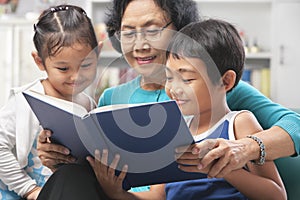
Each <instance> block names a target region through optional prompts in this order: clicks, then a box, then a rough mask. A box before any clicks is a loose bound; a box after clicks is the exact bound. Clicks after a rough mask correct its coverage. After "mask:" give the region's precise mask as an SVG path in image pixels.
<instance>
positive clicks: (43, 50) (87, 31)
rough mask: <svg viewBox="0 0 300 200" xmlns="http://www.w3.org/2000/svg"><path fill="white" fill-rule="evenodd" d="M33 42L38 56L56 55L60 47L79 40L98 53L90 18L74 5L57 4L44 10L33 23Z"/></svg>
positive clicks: (43, 57)
mask: <svg viewBox="0 0 300 200" xmlns="http://www.w3.org/2000/svg"><path fill="white" fill-rule="evenodd" d="M34 31H35V34H34V36H33V42H34V45H35V48H36V50H37V52H38V55H39V57H40V58H41V59H42V60H43V62H44V61H45V59H46V58H47V57H50V56H54V55H56V54H57V53H58V52H59V51H60V50H61V48H62V47H70V46H72V45H73V44H75V43H77V42H79V43H81V44H87V45H90V47H91V48H92V49H94V50H96V53H97V55H98V48H97V46H98V42H97V39H96V35H95V31H94V28H93V25H92V23H91V20H90V18H88V17H87V15H86V12H85V11H84V10H83V9H82V8H80V7H77V6H74V5H59V6H55V7H50V8H49V9H47V10H44V11H43V12H42V14H41V15H40V16H39V19H38V22H37V24H35V25H34Z"/></svg>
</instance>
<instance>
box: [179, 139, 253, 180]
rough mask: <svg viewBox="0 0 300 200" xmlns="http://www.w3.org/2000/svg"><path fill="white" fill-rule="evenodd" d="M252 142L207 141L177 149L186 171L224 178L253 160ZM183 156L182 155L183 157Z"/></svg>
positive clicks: (243, 140) (240, 140)
mask: <svg viewBox="0 0 300 200" xmlns="http://www.w3.org/2000/svg"><path fill="white" fill-rule="evenodd" d="M250 142H251V140H249V139H247V138H245V139H239V140H226V139H222V138H218V139H206V140H204V141H202V142H199V143H197V144H194V145H191V146H190V147H189V148H186V147H179V148H177V149H176V153H177V157H178V160H177V161H178V163H179V164H191V165H193V166H191V167H185V166H181V165H180V169H182V170H184V171H193V172H202V173H207V174H208V177H217V178H222V177H224V176H226V175H227V174H229V173H230V172H231V171H233V170H236V169H241V168H243V167H244V166H245V165H246V163H247V162H248V161H249V160H251V158H250V157H249V155H250V154H251V152H250V149H249V144H250ZM181 154H182V155H181Z"/></svg>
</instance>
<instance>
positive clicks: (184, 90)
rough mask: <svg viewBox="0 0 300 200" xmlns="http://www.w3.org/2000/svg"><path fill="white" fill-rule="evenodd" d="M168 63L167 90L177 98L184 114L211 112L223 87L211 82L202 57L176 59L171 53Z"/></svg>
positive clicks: (171, 95) (172, 97)
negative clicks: (214, 100)
mask: <svg viewBox="0 0 300 200" xmlns="http://www.w3.org/2000/svg"><path fill="white" fill-rule="evenodd" d="M166 65H167V67H166V76H167V81H166V85H165V88H166V92H167V94H168V96H169V97H170V98H171V99H174V100H176V102H177V104H178V106H179V108H180V109H181V112H182V113H183V114H184V115H199V114H200V113H211V109H212V108H213V101H212V100H213V99H215V98H217V99H218V96H217V95H220V94H221V93H220V91H221V90H222V87H219V86H217V85H214V84H213V83H212V82H211V80H210V79H209V77H208V74H207V69H206V66H205V64H204V63H203V62H202V61H201V60H200V59H196V58H184V59H182V58H180V59H174V58H173V57H172V55H171V57H170V58H169V59H168V61H167V64H166ZM195 66H196V67H195ZM222 94H224V93H222Z"/></svg>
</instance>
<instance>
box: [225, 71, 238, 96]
mask: <svg viewBox="0 0 300 200" xmlns="http://www.w3.org/2000/svg"><path fill="white" fill-rule="evenodd" d="M235 80H236V73H235V72H234V71H233V70H228V71H226V72H225V74H224V75H223V76H222V82H223V85H224V88H225V91H226V92H227V91H229V90H231V89H232V88H233V86H234V84H235Z"/></svg>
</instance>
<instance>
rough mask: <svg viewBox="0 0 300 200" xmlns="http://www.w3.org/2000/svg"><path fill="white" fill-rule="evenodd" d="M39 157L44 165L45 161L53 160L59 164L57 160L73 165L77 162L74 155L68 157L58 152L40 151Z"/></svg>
mask: <svg viewBox="0 0 300 200" xmlns="http://www.w3.org/2000/svg"><path fill="white" fill-rule="evenodd" d="M38 156H39V158H40V159H41V161H42V163H43V162H44V160H45V159H47V160H53V162H57V160H60V161H62V162H63V163H73V162H75V161H76V158H74V157H73V156H72V155H67V156H66V155H63V154H61V153H57V152H45V151H39V153H38ZM46 166H47V165H46Z"/></svg>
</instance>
